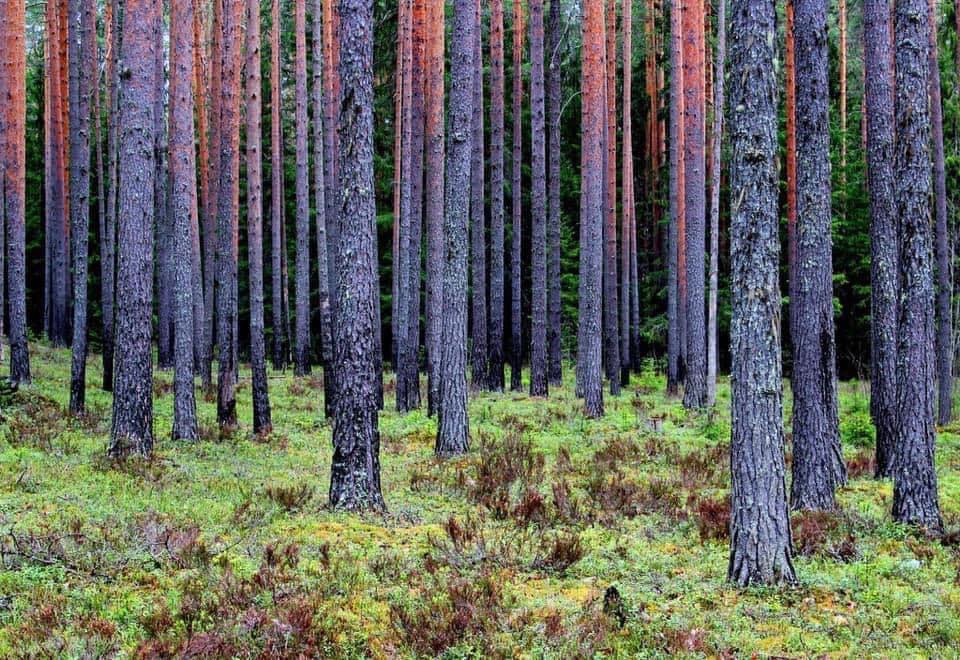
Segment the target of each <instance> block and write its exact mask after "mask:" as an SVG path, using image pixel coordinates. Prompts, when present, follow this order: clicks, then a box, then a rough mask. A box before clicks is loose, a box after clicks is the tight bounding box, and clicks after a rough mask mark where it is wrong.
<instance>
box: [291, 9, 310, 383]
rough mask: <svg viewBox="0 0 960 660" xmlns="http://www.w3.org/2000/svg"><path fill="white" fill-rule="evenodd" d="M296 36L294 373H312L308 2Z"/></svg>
mask: <svg viewBox="0 0 960 660" xmlns="http://www.w3.org/2000/svg"><path fill="white" fill-rule="evenodd" d="M294 6H295V10H294V16H295V27H294V32H295V34H296V39H295V41H296V60H295V72H296V73H295V83H296V85H295V86H296V131H297V140H296V147H297V149H296V151H297V191H296V192H297V225H296V227H297V241H296V245H297V251H296V261H295V264H294V297H295V298H296V313H295V314H294V317H295V318H296V331H295V333H294V337H293V373H294V374H296V375H297V376H305V375H306V374H308V373H310V175H309V171H308V169H309V163H310V150H309V147H308V145H307V141H308V135H309V127H308V125H307V104H308V103H309V99H308V98H307V34H306V33H307V12H306V0H295V2H294Z"/></svg>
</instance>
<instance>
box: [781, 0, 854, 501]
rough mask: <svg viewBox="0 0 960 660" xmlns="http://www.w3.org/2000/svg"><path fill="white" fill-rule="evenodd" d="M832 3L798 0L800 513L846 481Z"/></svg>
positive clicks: (796, 415)
mask: <svg viewBox="0 0 960 660" xmlns="http://www.w3.org/2000/svg"><path fill="white" fill-rule="evenodd" d="M827 6H828V5H827V2H826V0H796V1H795V3H794V10H795V12H796V24H795V34H794V38H795V39H796V57H797V59H796V67H797V98H801V99H804V111H803V112H802V113H800V112H798V113H797V202H798V205H797V217H798V223H797V262H796V275H797V286H796V300H795V301H794V305H795V311H796V317H795V320H796V326H795V330H796V332H794V333H793V358H794V361H793V378H792V381H791V384H792V386H793V464H792V468H793V480H792V481H791V485H790V505H791V507H792V508H794V509H832V508H833V507H834V506H835V499H834V491H835V490H836V489H837V487H838V486H841V485H843V484H844V483H846V480H847V473H846V465H845V463H844V462H843V454H842V452H841V450H840V435H839V425H838V420H837V379H836V342H835V341H834V329H833V261H832V258H831V238H830V223H831V219H832V212H831V204H830V120H829V116H828V110H827V108H828V106H829V100H830V90H829V78H828V73H829V66H828V59H827V56H828V42H827Z"/></svg>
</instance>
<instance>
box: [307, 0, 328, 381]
mask: <svg viewBox="0 0 960 660" xmlns="http://www.w3.org/2000/svg"><path fill="white" fill-rule="evenodd" d="M322 11H323V0H314V3H313V51H312V52H313V90H312V91H313V98H312V103H313V189H314V190H313V192H314V195H315V196H316V198H315V199H316V211H317V220H316V224H317V275H318V281H319V286H318V290H319V293H320V355H321V358H322V360H323V368H324V370H326V369H329V368H330V366H329V365H330V363H331V362H333V318H332V316H331V312H330V266H329V264H328V263H327V260H328V255H327V211H326V209H327V195H326V190H325V189H324V187H325V182H324V178H323V173H324V169H325V168H324V165H325V163H324V154H323V145H324V135H323V23H322V21H321V20H320V17H321V14H322Z"/></svg>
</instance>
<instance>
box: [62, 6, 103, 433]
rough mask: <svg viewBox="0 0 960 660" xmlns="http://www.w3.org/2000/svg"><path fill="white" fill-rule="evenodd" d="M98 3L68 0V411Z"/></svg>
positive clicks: (79, 313)
mask: <svg viewBox="0 0 960 660" xmlns="http://www.w3.org/2000/svg"><path fill="white" fill-rule="evenodd" d="M95 12H96V7H95V6H94V5H93V2H92V0H70V24H69V26H68V28H67V31H68V39H69V42H70V45H69V49H70V55H69V60H70V74H71V75H70V129H71V131H70V195H71V200H70V226H71V232H70V235H71V237H72V239H73V246H72V250H71V254H72V256H73V341H72V342H71V345H72V347H73V359H72V362H71V367H70V412H72V413H74V414H81V413H83V412H85V410H86V386H87V246H88V237H89V234H90V112H91V100H92V99H91V94H93V92H94V86H93V72H94V71H95V70H96V67H97V60H96V51H95V50H94V48H95V47H96V39H97V32H96V14H95Z"/></svg>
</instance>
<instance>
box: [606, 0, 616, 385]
mask: <svg viewBox="0 0 960 660" xmlns="http://www.w3.org/2000/svg"><path fill="white" fill-rule="evenodd" d="M606 21H607V25H606V39H607V42H606V46H607V58H606V68H607V77H606V89H605V96H606V104H607V123H606V132H605V134H604V144H605V145H606V151H607V158H606V161H605V166H604V172H605V176H606V178H605V180H604V184H605V187H606V197H605V198H604V200H605V204H606V206H605V208H604V211H605V213H604V225H603V364H604V366H605V367H606V374H607V380H609V381H610V394H612V395H614V396H616V395H618V394H620V322H619V316H618V315H619V305H618V302H617V2H616V0H607V13H606Z"/></svg>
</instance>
